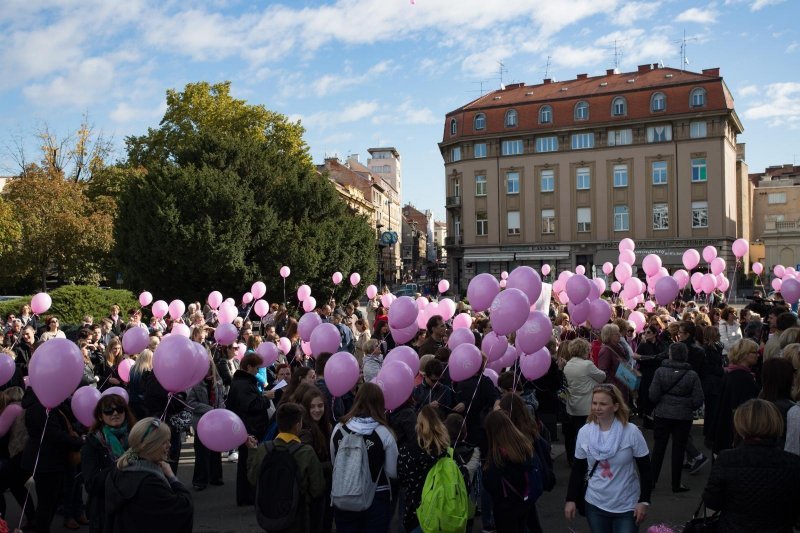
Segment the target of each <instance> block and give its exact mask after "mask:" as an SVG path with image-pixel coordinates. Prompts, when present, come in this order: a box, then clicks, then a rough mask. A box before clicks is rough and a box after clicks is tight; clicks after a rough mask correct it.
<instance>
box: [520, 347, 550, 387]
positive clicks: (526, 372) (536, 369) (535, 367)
mask: <svg viewBox="0 0 800 533" xmlns="http://www.w3.org/2000/svg"><path fill="white" fill-rule="evenodd" d="M551 362H552V358H551V357H550V352H548V351H547V348H542V349H541V350H538V351H537V352H536V353H532V354H531V355H526V356H524V357H522V358H521V359H520V361H519V368H520V370H522V375H523V376H525V378H526V379H529V380H534V379H539V378H540V377H542V376H544V375H545V374H547V371H548V370H550V364H551Z"/></svg>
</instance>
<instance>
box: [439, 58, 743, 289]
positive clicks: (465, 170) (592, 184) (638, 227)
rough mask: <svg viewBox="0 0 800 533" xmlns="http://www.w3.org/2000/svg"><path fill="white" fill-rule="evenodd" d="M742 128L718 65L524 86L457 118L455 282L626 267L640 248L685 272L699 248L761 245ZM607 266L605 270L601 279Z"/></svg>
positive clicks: (448, 156)
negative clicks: (630, 246) (525, 271)
mask: <svg viewBox="0 0 800 533" xmlns="http://www.w3.org/2000/svg"><path fill="white" fill-rule="evenodd" d="M742 131H743V127H742V124H741V122H740V120H739V117H738V116H737V114H736V111H735V110H734V104H733V98H732V96H731V94H730V91H729V90H728V88H727V86H726V85H725V82H724V80H723V78H722V77H721V76H720V73H719V69H718V68H712V69H706V70H703V71H702V72H688V71H682V70H678V69H674V68H663V67H659V66H658V65H657V64H653V65H641V66H639V67H638V69H637V71H635V72H626V73H616V72H615V71H613V70H608V71H606V73H605V74H603V75H600V76H589V75H588V74H579V75H578V76H577V77H576V78H575V79H572V80H568V81H562V82H555V81H553V80H550V79H545V80H544V81H543V82H542V83H541V84H538V85H532V86H531V85H525V84H524V83H515V84H512V85H508V86H506V87H504V88H502V89H500V90H497V91H493V92H491V93H488V94H485V95H483V96H481V97H480V98H478V99H476V100H474V101H472V102H470V103H468V104H466V105H465V106H463V107H461V108H459V109H456V110H454V111H452V112H450V113H448V114H447V116H446V118H445V124H444V132H443V138H442V142H441V143H439V148H440V151H441V154H442V157H443V159H444V166H445V181H446V191H447V199H446V205H445V207H446V209H447V235H448V236H447V239H446V247H447V256H448V273H447V275H448V278H449V279H451V280H452V282H453V283H454V284H455V290H456V291H459V292H462V293H463V292H464V291H465V290H466V286H467V283H468V282H469V280H470V279H471V278H472V277H474V276H475V275H477V274H479V273H482V272H491V273H495V274H499V273H500V272H501V271H503V270H511V269H513V268H514V267H516V266H518V265H530V266H533V267H535V268H538V267H540V266H541V265H542V264H544V263H548V264H550V265H551V266H552V267H553V271H554V272H558V271H560V270H563V269H567V268H569V269H574V268H575V267H576V266H577V265H584V266H585V267H586V268H587V272H589V273H592V272H596V273H598V274H600V275H602V272H600V268H599V266H600V265H602V264H603V263H604V262H606V261H611V262H613V263H616V262H617V256H618V249H617V244H618V243H619V241H620V240H621V239H623V238H625V237H630V238H632V239H634V240H635V241H636V243H637V249H636V252H637V255H639V256H640V257H641V256H642V255H644V254H648V253H655V254H658V255H659V256H661V259H662V261H663V263H664V265H665V266H666V267H667V268H669V269H670V271H673V270H674V269H676V268H680V267H681V257H682V254H683V252H684V250H686V249H687V248H689V247H694V248H698V249H702V248H703V247H705V246H707V245H713V246H716V247H717V248H718V249H719V250H720V255H721V256H722V257H723V258H725V259H726V260H730V261H732V260H733V254H732V252H731V245H732V243H733V241H734V240H735V239H736V238H738V237H745V238H749V233H750V227H749V220H750V201H749V195H750V190H751V188H752V186H751V185H750V182H749V181H748V179H747V165H746V163H745V162H744V146H743V145H738V144H737V136H738V135H739V134H740V133H742ZM595 268H596V270H595Z"/></svg>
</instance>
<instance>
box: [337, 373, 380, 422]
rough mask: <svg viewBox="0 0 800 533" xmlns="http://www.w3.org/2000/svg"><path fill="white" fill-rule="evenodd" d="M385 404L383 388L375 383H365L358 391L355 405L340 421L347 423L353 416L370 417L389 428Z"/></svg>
mask: <svg viewBox="0 0 800 533" xmlns="http://www.w3.org/2000/svg"><path fill="white" fill-rule="evenodd" d="M384 405H385V404H384V399H383V390H381V388H380V387H379V386H378V385H376V384H375V383H364V384H363V385H361V387H360V388H359V389H358V392H357V393H356V399H355V402H353V407H352V408H351V409H350V411H349V412H348V413H347V414H345V415H344V416H343V417H342V418H341V419H340V422H341V423H342V424H346V423H347V422H349V421H350V419H351V418H353V417H361V418H366V417H369V418H372V419H373V420H375V421H376V422H378V423H379V424H382V425H384V426H386V427H387V428H388V427H389V422H387V421H386V408H385V406H384Z"/></svg>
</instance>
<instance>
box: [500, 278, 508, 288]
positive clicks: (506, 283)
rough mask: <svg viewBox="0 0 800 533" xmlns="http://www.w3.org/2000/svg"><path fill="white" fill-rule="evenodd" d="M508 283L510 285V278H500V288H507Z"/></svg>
mask: <svg viewBox="0 0 800 533" xmlns="http://www.w3.org/2000/svg"><path fill="white" fill-rule="evenodd" d="M507 285H508V280H507V279H501V280H500V288H501V289H505V288H506V286H507Z"/></svg>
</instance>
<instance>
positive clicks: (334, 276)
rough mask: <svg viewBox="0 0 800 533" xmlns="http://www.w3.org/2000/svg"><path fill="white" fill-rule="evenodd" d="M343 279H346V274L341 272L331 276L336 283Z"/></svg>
mask: <svg viewBox="0 0 800 533" xmlns="http://www.w3.org/2000/svg"><path fill="white" fill-rule="evenodd" d="M342 279H344V276H342V273H341V272H334V273H333V276H331V281H333V284H334V285H338V284H340V283H341V282H342Z"/></svg>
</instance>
